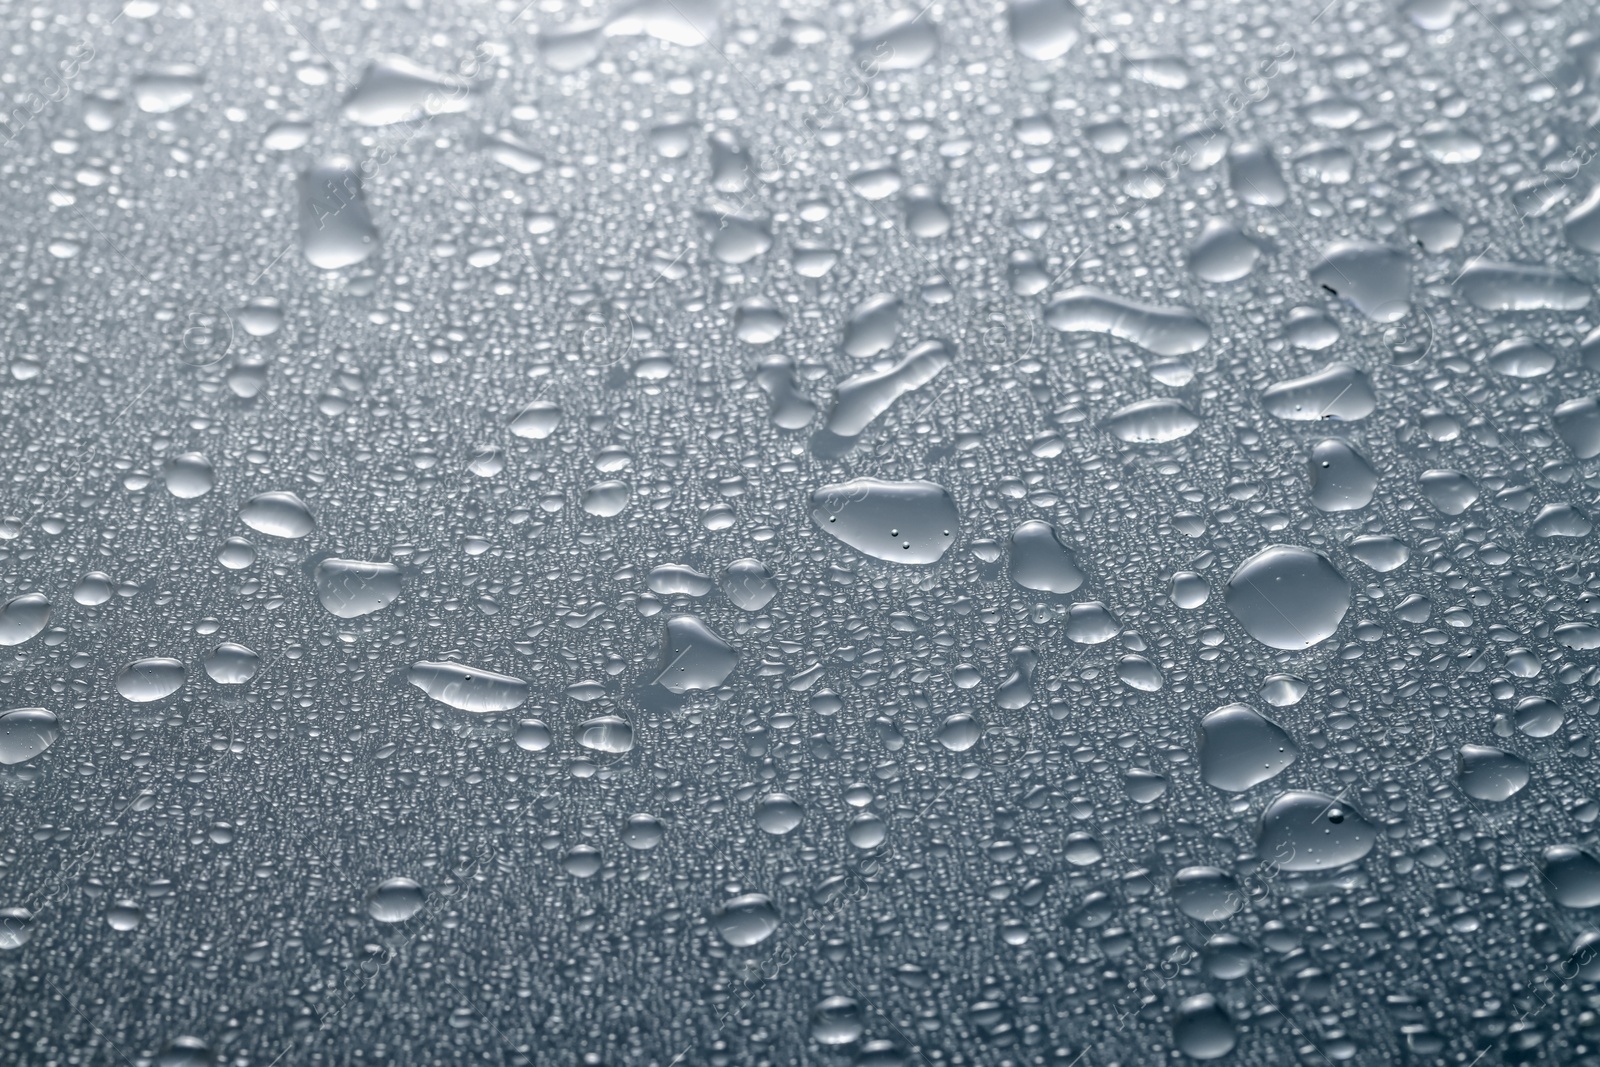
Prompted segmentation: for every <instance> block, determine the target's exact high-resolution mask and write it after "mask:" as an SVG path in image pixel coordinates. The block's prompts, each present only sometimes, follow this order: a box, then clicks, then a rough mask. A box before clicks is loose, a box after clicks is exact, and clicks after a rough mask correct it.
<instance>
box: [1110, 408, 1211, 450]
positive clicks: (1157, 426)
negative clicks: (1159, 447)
mask: <svg viewBox="0 0 1600 1067" xmlns="http://www.w3.org/2000/svg"><path fill="white" fill-rule="evenodd" d="M1100 428H1101V429H1103V430H1105V431H1106V432H1108V433H1110V434H1113V435H1115V436H1116V437H1117V438H1118V439H1119V440H1123V441H1127V442H1128V443H1130V444H1164V443H1166V442H1168V441H1177V440H1181V439H1182V438H1185V437H1188V436H1189V435H1190V434H1192V433H1194V432H1195V431H1196V430H1198V429H1199V428H1200V416H1198V415H1196V414H1195V413H1194V412H1193V411H1191V410H1190V409H1189V405H1187V404H1185V403H1184V402H1183V401H1181V400H1172V399H1170V398H1168V397H1155V398H1153V399H1150V400H1140V401H1137V402H1136V403H1132V404H1129V405H1127V406H1126V407H1122V408H1118V409H1117V410H1116V411H1114V412H1112V413H1111V414H1110V415H1108V416H1106V419H1105V421H1104V422H1102V423H1101V424H1100Z"/></svg>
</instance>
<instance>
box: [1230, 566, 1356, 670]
mask: <svg viewBox="0 0 1600 1067" xmlns="http://www.w3.org/2000/svg"><path fill="white" fill-rule="evenodd" d="M1224 600H1225V602H1226V604H1227V605H1228V610H1229V611H1231V612H1232V613H1233V617H1234V618H1236V619H1238V620H1239V625H1241V626H1243V627H1244V629H1245V632H1246V633H1248V634H1249V635H1250V636H1251V637H1253V638H1255V639H1256V640H1257V641H1260V642H1261V643H1262V644H1264V645H1268V646H1270V647H1272V648H1282V649H1303V648H1310V647H1311V646H1312V645H1314V644H1316V643H1317V642H1319V641H1325V640H1327V639H1328V638H1329V637H1332V636H1333V634H1334V631H1336V630H1337V629H1338V628H1339V623H1340V622H1341V621H1342V620H1343V619H1344V614H1345V612H1346V611H1348V610H1350V583H1349V582H1348V581H1346V580H1345V577H1344V575H1342V574H1340V573H1339V572H1338V571H1337V570H1335V569H1334V566H1333V564H1332V563H1330V562H1328V559H1327V557H1326V556H1324V555H1322V553H1320V552H1313V551H1311V550H1310V549H1308V548H1300V547H1297V546H1294V545H1273V546H1271V547H1270V548H1265V549H1262V550H1261V551H1260V552H1257V553H1256V554H1255V555H1253V556H1251V557H1250V558H1249V559H1247V560H1245V561H1244V562H1243V563H1241V564H1239V567H1238V569H1237V570H1235V571H1234V572H1233V577H1231V578H1229V579H1228V588H1227V592H1226V593H1225V594H1224Z"/></svg>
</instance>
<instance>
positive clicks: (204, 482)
mask: <svg viewBox="0 0 1600 1067" xmlns="http://www.w3.org/2000/svg"><path fill="white" fill-rule="evenodd" d="M165 475H166V482H167V492H169V493H171V494H172V495H173V496H175V497H177V498H178V499H179V500H194V499H195V498H197V497H202V496H205V495H206V494H207V493H209V492H211V490H212V487H214V486H215V485H216V484H217V472H216V469H215V468H213V467H212V466H211V461H210V460H209V459H207V458H206V455H205V453H204V452H182V453H179V454H178V455H176V456H173V457H172V458H171V459H169V460H167V462H166V468H165Z"/></svg>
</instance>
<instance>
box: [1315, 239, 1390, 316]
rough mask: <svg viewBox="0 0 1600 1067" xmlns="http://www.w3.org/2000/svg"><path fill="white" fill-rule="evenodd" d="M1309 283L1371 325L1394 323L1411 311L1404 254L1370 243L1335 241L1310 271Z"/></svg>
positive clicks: (1385, 246) (1386, 246)
mask: <svg viewBox="0 0 1600 1067" xmlns="http://www.w3.org/2000/svg"><path fill="white" fill-rule="evenodd" d="M1311 281H1312V282H1313V283H1314V284H1316V285H1320V286H1322V287H1323V288H1324V289H1327V290H1330V291H1331V292H1334V293H1337V294H1338V295H1339V296H1340V297H1341V298H1342V299H1344V300H1348V301H1349V302H1350V303H1351V304H1353V305H1354V306H1355V308H1356V310H1357V311H1359V312H1361V313H1362V314H1363V315H1365V316H1366V317H1367V318H1369V319H1371V320H1373V321H1374V322H1395V321H1396V320H1399V319H1403V318H1405V317H1406V315H1407V314H1408V313H1409V312H1410V310H1411V303H1410V301H1411V264H1410V261H1409V260H1408V259H1407V258H1406V254H1405V253H1404V252H1401V251H1400V250H1398V249H1395V248H1390V247H1389V246H1388V245H1380V244H1374V243H1373V242H1371V241H1337V242H1335V243H1333V244H1331V245H1329V246H1328V247H1327V249H1325V250H1324V251H1323V253H1322V257H1321V258H1320V259H1318V260H1317V263H1316V265H1315V266H1314V267H1312V268H1311Z"/></svg>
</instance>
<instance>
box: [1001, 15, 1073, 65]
mask: <svg viewBox="0 0 1600 1067" xmlns="http://www.w3.org/2000/svg"><path fill="white" fill-rule="evenodd" d="M1006 22H1007V24H1008V26H1009V28H1010V30H1011V43H1012V44H1013V45H1014V46H1015V47H1016V49H1017V51H1018V52H1019V53H1020V54H1022V55H1023V56H1025V57H1026V58H1028V59H1036V60H1039V61H1040V62H1049V61H1050V60H1052V59H1060V58H1061V57H1062V56H1064V55H1066V54H1067V52H1068V51H1070V50H1071V48H1072V46H1073V45H1075V44H1077V43H1078V37H1079V35H1080V34H1081V33H1082V29H1083V14H1082V12H1080V11H1079V10H1078V7H1077V5H1076V4H1074V3H1073V2H1072V0H1010V3H1008V4H1007V5H1006Z"/></svg>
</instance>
